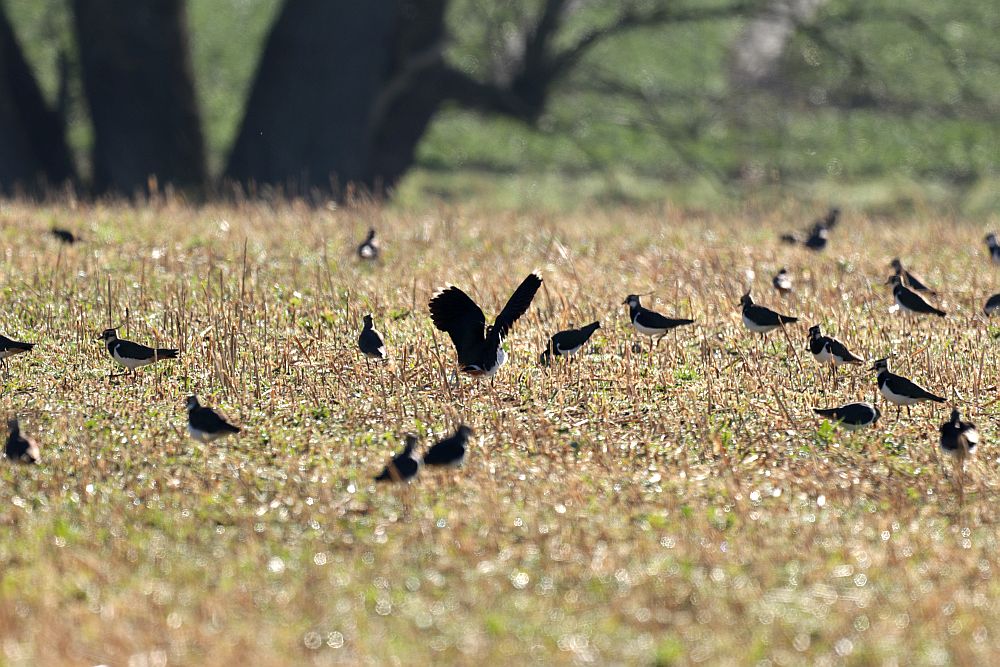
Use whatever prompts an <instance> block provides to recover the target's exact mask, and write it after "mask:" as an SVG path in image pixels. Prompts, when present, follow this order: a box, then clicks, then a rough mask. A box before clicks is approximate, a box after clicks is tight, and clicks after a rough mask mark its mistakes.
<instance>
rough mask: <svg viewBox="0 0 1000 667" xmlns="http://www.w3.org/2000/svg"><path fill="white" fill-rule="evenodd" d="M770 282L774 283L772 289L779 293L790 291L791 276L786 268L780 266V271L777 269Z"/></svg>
mask: <svg viewBox="0 0 1000 667" xmlns="http://www.w3.org/2000/svg"><path fill="white" fill-rule="evenodd" d="M771 284H772V285H774V289H776V290H778V292H779V293H781V294H783V295H784V294H788V293H789V292H791V291H792V276H791V274H790V273H788V269H786V268H785V267H781V271H778V273H776V274H775V275H774V278H772V279H771Z"/></svg>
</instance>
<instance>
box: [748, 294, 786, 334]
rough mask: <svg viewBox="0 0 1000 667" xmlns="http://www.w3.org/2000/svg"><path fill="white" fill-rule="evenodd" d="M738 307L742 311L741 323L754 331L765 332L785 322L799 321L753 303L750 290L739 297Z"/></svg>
mask: <svg viewBox="0 0 1000 667" xmlns="http://www.w3.org/2000/svg"><path fill="white" fill-rule="evenodd" d="M740 308H741V309H742V311H743V325H744V326H745V327H746V328H747V329H749V330H750V331H753V332H754V333H759V334H766V333H769V332H771V331H774V330H775V329H777V328H778V327H780V326H784V325H785V324H792V323H793V322H798V321H799V318H797V317H790V316H789V315H781V314H780V313H776V312H774V311H773V310H771V309H770V308H766V307H764V306H759V305H757V304H755V303H754V302H753V298H752V297H751V296H750V292H747V293H746V294H744V295H743V296H741V297H740Z"/></svg>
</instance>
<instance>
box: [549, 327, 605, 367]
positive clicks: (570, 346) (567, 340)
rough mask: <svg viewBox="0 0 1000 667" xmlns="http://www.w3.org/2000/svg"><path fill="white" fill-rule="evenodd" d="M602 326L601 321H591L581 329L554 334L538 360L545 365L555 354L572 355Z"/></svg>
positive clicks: (560, 355)
mask: <svg viewBox="0 0 1000 667" xmlns="http://www.w3.org/2000/svg"><path fill="white" fill-rule="evenodd" d="M600 328H601V323H600V322H591V323H590V324H588V325H586V326H582V327H580V328H579V329H566V330H565V331H560V332H558V333H556V334H553V335H552V338H550V339H549V344H548V346H546V348H545V350H544V351H543V352H542V354H541V356H540V357H539V359H538V361H539V363H540V364H542V365H543V366H548V364H549V362H550V361H551V359H552V357H553V356H556V357H566V356H572V355H574V354H576V353H577V351H579V349H580V348H581V347H583V345H584V343H586V342H587V341H588V340H590V337H591V336H593V335H594V332H595V331H597V330H598V329H600Z"/></svg>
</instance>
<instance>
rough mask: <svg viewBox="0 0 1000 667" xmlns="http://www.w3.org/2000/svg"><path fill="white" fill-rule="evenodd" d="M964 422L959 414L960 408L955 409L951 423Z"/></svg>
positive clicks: (952, 412)
mask: <svg viewBox="0 0 1000 667" xmlns="http://www.w3.org/2000/svg"><path fill="white" fill-rule="evenodd" d="M960 421H962V415H961V414H960V413H959V411H958V408H953V409H952V411H951V423H952V424H957V423H959V422H960Z"/></svg>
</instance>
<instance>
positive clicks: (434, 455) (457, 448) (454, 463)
mask: <svg viewBox="0 0 1000 667" xmlns="http://www.w3.org/2000/svg"><path fill="white" fill-rule="evenodd" d="M470 435H472V429H471V428H469V427H468V426H466V425H465V424H462V425H460V426H459V427H458V430H457V431H455V433H454V434H453V435H450V436H448V437H447V438H445V439H444V440H441V441H440V442H438V443H435V444H434V446H433V447H431V448H430V449H428V450H427V453H426V454H424V459H423V464H424V465H425V466H441V467H448V468H457V467H459V466H460V465H462V463H463V462H464V461H465V454H466V452H467V451H468V444H469V436H470Z"/></svg>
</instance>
